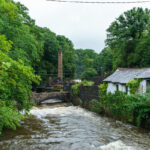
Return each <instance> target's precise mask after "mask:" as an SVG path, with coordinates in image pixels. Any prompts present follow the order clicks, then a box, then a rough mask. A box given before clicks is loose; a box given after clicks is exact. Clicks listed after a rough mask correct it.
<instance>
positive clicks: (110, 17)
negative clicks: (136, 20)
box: [16, 0, 150, 53]
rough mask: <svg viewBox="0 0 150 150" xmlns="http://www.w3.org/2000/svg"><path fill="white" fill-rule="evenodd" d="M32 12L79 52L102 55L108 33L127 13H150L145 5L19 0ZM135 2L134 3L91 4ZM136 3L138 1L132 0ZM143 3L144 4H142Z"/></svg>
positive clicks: (41, 23) (146, 4)
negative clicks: (136, 9) (143, 10)
mask: <svg viewBox="0 0 150 150" xmlns="http://www.w3.org/2000/svg"><path fill="white" fill-rule="evenodd" d="M16 1H19V2H21V3H23V4H24V5H25V6H26V7H28V9H29V14H30V16H31V17H32V18H33V19H35V20H36V24H37V25H39V26H41V27H48V28H49V29H50V30H52V31H53V32H55V33H56V34H59V35H65V36H66V37H68V38H69V39H70V40H71V41H72V42H73V44H74V47H75V48H83V49H86V48H90V49H94V50H95V51H96V52H98V53H99V52H100V51H101V50H102V49H103V48H104V47H105V43H104V41H105V39H106V29H107V28H108V27H109V25H110V24H111V22H113V21H114V20H115V18H117V17H118V16H119V15H120V14H122V13H123V12H124V11H127V10H129V9H131V8H133V7H143V8H149V9H150V3H145V4H73V3H57V2H49V1H46V0H16ZM91 1H131V0H91ZM132 1H136V0H132ZM139 1H140V0H139Z"/></svg>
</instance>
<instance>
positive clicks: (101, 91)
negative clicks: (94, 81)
mask: <svg viewBox="0 0 150 150" xmlns="http://www.w3.org/2000/svg"><path fill="white" fill-rule="evenodd" d="M107 87H108V84H107V83H103V84H100V85H99V86H98V88H99V95H100V99H101V100H102V103H103V104H105V103H106V95H107Z"/></svg>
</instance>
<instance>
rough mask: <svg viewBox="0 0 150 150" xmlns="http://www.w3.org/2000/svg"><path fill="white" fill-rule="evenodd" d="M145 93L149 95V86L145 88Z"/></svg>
mask: <svg viewBox="0 0 150 150" xmlns="http://www.w3.org/2000/svg"><path fill="white" fill-rule="evenodd" d="M146 93H148V94H150V86H148V87H147V89H146Z"/></svg>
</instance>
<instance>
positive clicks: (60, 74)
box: [58, 51, 63, 80]
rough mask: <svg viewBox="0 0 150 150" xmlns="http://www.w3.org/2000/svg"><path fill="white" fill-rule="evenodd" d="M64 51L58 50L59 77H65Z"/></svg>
mask: <svg viewBox="0 0 150 150" xmlns="http://www.w3.org/2000/svg"><path fill="white" fill-rule="evenodd" d="M62 57H63V56H62V51H59V52H58V78H59V79H61V80H62V79H63V58H62Z"/></svg>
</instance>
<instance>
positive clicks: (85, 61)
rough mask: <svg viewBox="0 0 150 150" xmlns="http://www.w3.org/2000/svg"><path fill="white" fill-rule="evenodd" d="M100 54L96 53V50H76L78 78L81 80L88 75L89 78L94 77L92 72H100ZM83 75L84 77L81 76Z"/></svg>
mask: <svg viewBox="0 0 150 150" xmlns="http://www.w3.org/2000/svg"><path fill="white" fill-rule="evenodd" d="M97 57H98V54H97V53H95V52H94V50H91V49H85V50H84V49H77V50H75V58H76V59H75V63H76V73H77V77H78V78H80V77H82V75H83V74H84V75H83V76H86V73H88V74H89V76H91V75H92V73H91V72H93V71H94V72H98V71H99V68H98V61H99V60H98V59H97ZM81 74H82V75H81ZM96 74H97V73H94V74H93V75H92V77H93V76H95V75H96Z"/></svg>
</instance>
